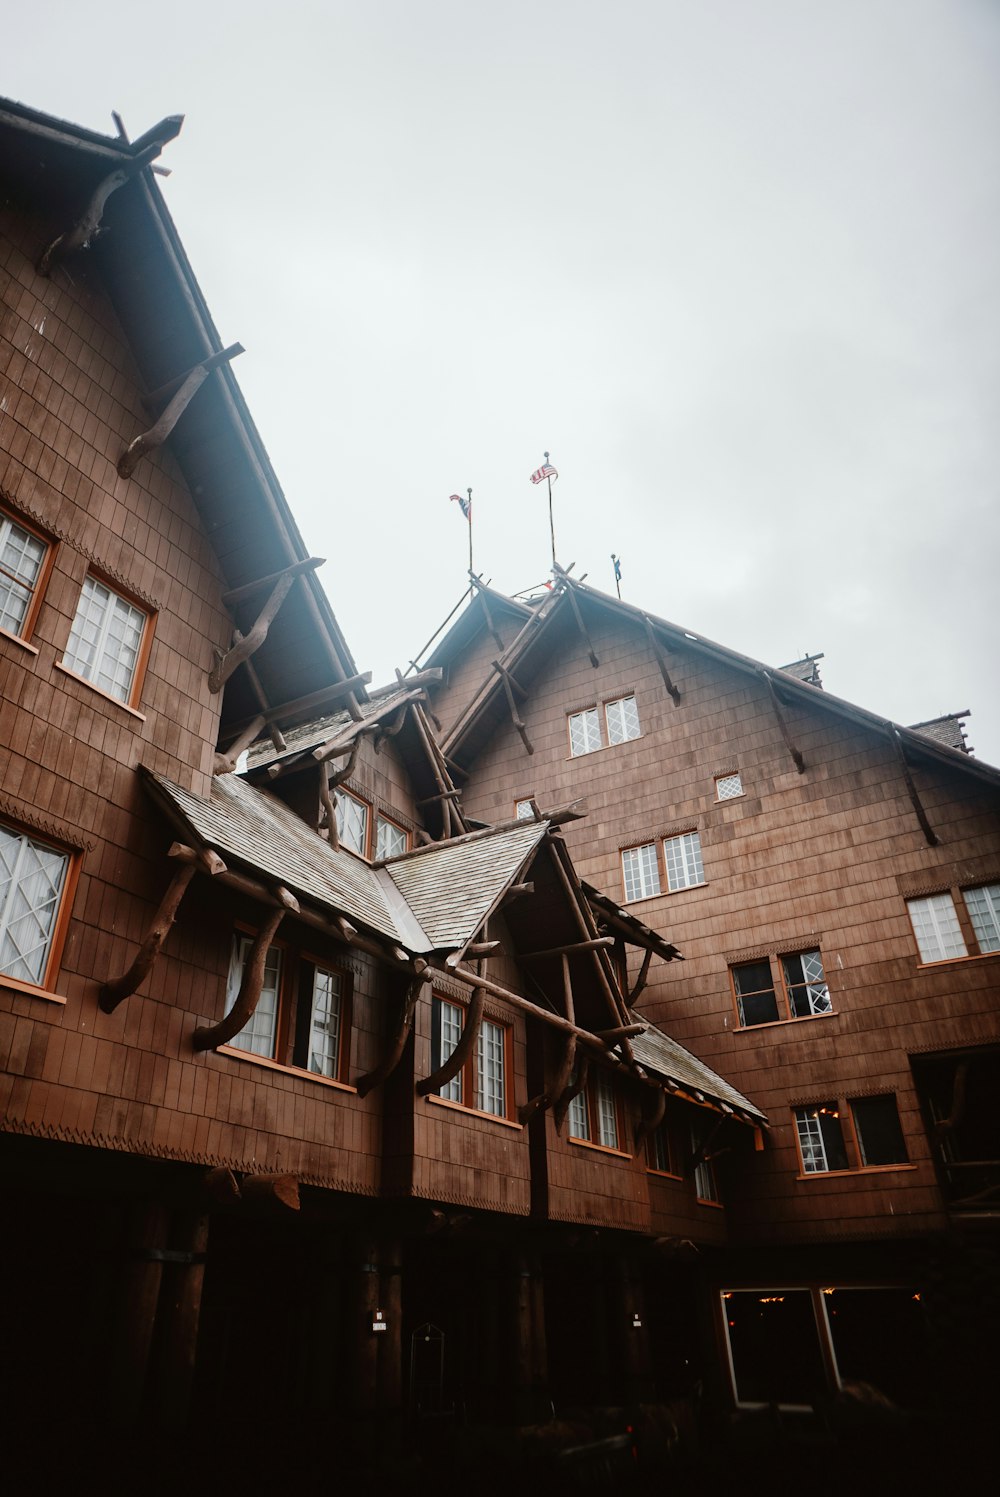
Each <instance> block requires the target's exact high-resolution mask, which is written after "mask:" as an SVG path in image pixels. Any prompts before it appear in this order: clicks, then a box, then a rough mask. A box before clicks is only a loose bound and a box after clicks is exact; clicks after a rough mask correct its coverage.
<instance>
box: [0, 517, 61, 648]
mask: <svg viewBox="0 0 1000 1497" xmlns="http://www.w3.org/2000/svg"><path fill="white" fill-rule="evenodd" d="M50 549H51V548H50V547H49V544H48V542H47V541H44V540H42V538H41V536H40V535H36V534H35V532H34V531H32V530H28V529H27V528H26V527H25V526H24V525H21V524H19V523H18V521H17V520H14V519H12V518H11V516H10V515H8V514H7V513H6V512H5V511H3V510H0V629H6V630H7V632H8V633H9V634H16V635H17V636H18V637H19V638H21V639H27V637H28V635H29V634H30V633H31V625H32V624H33V623H34V616H35V613H36V612H37V605H38V603H39V601H40V597H41V586H42V583H43V582H44V580H45V571H46V561H47V559H48V556H49V552H50Z"/></svg>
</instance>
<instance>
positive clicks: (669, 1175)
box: [646, 1164, 684, 1182]
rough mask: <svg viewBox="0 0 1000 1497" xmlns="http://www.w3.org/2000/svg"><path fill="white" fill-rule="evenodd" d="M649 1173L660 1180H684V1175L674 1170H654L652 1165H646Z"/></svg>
mask: <svg viewBox="0 0 1000 1497" xmlns="http://www.w3.org/2000/svg"><path fill="white" fill-rule="evenodd" d="M646 1174H647V1175H655V1176H656V1178H657V1179H658V1180H678V1181H681V1182H683V1179H684V1176H683V1175H675V1174H674V1172H673V1170H654V1169H653V1168H652V1167H651V1166H650V1165H648V1164H647V1166H646Z"/></svg>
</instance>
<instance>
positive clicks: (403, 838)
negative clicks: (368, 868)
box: [375, 816, 410, 859]
mask: <svg viewBox="0 0 1000 1497" xmlns="http://www.w3.org/2000/svg"><path fill="white" fill-rule="evenodd" d="M409 845H410V839H409V837H408V836H407V834H406V832H404V830H403V828H402V827H401V826H397V825H396V823H395V822H394V821H390V820H389V819H388V817H386V816H376V817H375V857H376V859H382V858H395V857H398V855H399V854H400V853H401V852H406V850H407V848H408V847H409Z"/></svg>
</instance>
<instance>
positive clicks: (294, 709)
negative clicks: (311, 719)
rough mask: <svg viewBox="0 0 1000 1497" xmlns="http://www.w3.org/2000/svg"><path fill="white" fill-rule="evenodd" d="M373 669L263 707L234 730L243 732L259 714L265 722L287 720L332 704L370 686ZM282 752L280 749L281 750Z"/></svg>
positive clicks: (237, 723)
mask: <svg viewBox="0 0 1000 1497" xmlns="http://www.w3.org/2000/svg"><path fill="white" fill-rule="evenodd" d="M371 678H372V673H371V671H365V672H364V673H363V674H362V675H359V676H348V677H347V679H346V680H344V681H334V682H333V684H332V685H331V686H324V687H323V690H322V691H311V692H309V693H308V695H306V696H304V697H295V698H294V699H293V700H292V701H290V702H282V703H281V705H280V706H278V707H262V709H261V712H260V713H259V714H255V716H254V717H252V718H250V717H247V718H241V719H240V720H239V721H238V722H236V723H234V724H233V725H232V731H233V732H236V733H242V732H243V731H244V729H245V728H247V727H249V725H250V723H252V722H256V721H257V720H258V716H259V717H262V718H263V720H264V724H265V725H268V724H270V723H275V722H286V721H288V720H289V719H290V718H293V717H300V716H305V715H306V714H307V713H310V712H317V711H319V709H320V708H321V707H329V706H332V705H333V703H334V702H336V701H339V700H340V699H341V698H342V697H345V696H350V695H351V693H352V692H355V691H357V689H358V687H359V686H368V685H369V684H370V682H371ZM279 752H280V750H279Z"/></svg>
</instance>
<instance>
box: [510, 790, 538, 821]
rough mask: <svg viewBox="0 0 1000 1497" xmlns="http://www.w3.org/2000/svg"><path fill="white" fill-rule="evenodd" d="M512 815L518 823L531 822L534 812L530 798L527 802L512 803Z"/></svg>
mask: <svg viewBox="0 0 1000 1497" xmlns="http://www.w3.org/2000/svg"><path fill="white" fill-rule="evenodd" d="M514 815H515V816H516V817H517V819H518V821H532V820H533V819H534V815H535V812H534V808H533V806H532V804H531V798H530V796H529V797H528V799H527V800H516V801H515V802H514Z"/></svg>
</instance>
